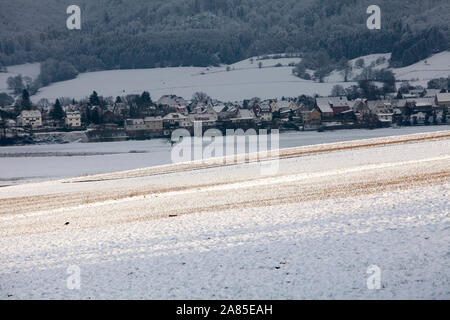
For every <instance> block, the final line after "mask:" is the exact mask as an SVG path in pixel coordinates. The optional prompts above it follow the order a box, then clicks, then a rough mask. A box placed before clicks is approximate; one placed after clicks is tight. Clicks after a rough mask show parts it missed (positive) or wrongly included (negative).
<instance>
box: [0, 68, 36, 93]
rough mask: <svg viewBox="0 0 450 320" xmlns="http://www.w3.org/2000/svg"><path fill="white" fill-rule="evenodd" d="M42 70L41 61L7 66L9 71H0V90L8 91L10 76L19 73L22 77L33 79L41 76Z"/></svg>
mask: <svg viewBox="0 0 450 320" xmlns="http://www.w3.org/2000/svg"><path fill="white" fill-rule="evenodd" d="M39 72H40V64H39V63H27V64H21V65H16V66H9V67H7V72H6V73H2V72H0V92H8V93H9V90H8V84H7V82H6V81H7V80H8V78H9V77H15V76H17V75H19V74H21V75H22V77H30V78H31V79H32V80H34V79H36V78H37V77H38V76H39Z"/></svg>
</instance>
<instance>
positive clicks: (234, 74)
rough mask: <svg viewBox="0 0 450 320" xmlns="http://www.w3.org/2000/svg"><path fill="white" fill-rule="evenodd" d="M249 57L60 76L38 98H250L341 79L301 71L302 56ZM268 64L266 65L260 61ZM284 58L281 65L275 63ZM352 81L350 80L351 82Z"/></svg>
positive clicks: (319, 87) (323, 90) (322, 87)
mask: <svg viewBox="0 0 450 320" xmlns="http://www.w3.org/2000/svg"><path fill="white" fill-rule="evenodd" d="M253 59H254V61H253V63H251V61H250V59H246V60H243V61H240V62H237V63H235V64H232V65H230V66H229V67H230V69H231V70H230V71H226V66H221V67H208V68H199V67H177V68H156V69H137V70H113V71H100V72H90V73H84V74H80V75H79V76H78V77H77V78H76V79H74V80H69V81H64V82H57V83H54V84H51V85H50V86H48V87H45V88H42V89H41V90H40V91H39V92H38V94H37V95H35V96H33V97H32V100H33V101H35V102H37V101H39V99H41V98H48V99H49V100H54V99H56V98H59V97H64V96H67V97H74V98H77V99H80V98H84V97H86V96H88V95H89V94H90V93H92V90H96V91H97V92H99V94H101V95H103V96H117V95H126V94H136V93H142V91H144V90H148V91H150V93H151V94H152V97H153V98H154V99H155V100H156V99H158V98H159V97H160V96H162V95H165V94H177V95H179V96H182V97H184V98H186V99H190V98H191V97H192V95H193V94H194V93H195V92H197V91H203V92H206V93H207V94H208V95H210V96H211V97H214V98H217V99H220V100H224V101H235V100H243V99H246V98H252V97H260V98H281V97H282V96H298V95H300V94H309V95H313V94H314V93H319V94H322V95H328V94H329V93H330V92H331V89H332V87H333V85H335V83H325V84H323V83H316V82H313V81H306V80H302V79H299V78H298V77H295V76H294V75H293V74H292V69H293V67H292V66H288V65H289V64H290V63H297V62H299V61H300V60H301V59H300V58H281V59H264V60H257V59H258V57H253ZM259 62H261V63H262V64H263V67H262V68H259V67H258V63H259ZM277 64H282V66H281V67H275V66H276V65H277ZM349 85H350V84H349Z"/></svg>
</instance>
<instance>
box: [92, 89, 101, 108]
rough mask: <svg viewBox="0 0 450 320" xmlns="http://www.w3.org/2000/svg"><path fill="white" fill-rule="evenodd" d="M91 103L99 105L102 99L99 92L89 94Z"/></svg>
mask: <svg viewBox="0 0 450 320" xmlns="http://www.w3.org/2000/svg"><path fill="white" fill-rule="evenodd" d="M89 104H90V105H91V106H99V105H100V99H99V98H98V94H97V92H96V91H94V92H92V94H91V95H90V96H89Z"/></svg>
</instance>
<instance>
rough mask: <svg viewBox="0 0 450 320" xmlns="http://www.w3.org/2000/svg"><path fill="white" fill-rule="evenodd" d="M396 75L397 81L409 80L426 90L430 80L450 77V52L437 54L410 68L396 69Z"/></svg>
mask: <svg viewBox="0 0 450 320" xmlns="http://www.w3.org/2000/svg"><path fill="white" fill-rule="evenodd" d="M394 73H395V76H396V78H397V80H409V81H412V84H413V85H421V86H423V87H424V88H426V87H427V82H428V81H429V80H431V79H435V78H441V77H442V78H447V77H448V76H450V51H445V52H441V53H438V54H435V55H433V56H431V57H430V58H428V59H424V60H422V61H419V62H417V63H415V64H413V65H411V66H408V67H404V68H399V69H394ZM417 79H419V80H418V81H417Z"/></svg>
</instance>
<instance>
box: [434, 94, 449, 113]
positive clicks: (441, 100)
mask: <svg viewBox="0 0 450 320" xmlns="http://www.w3.org/2000/svg"><path fill="white" fill-rule="evenodd" d="M436 105H437V106H439V107H441V108H447V110H450V92H447V93H438V94H437V95H436Z"/></svg>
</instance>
